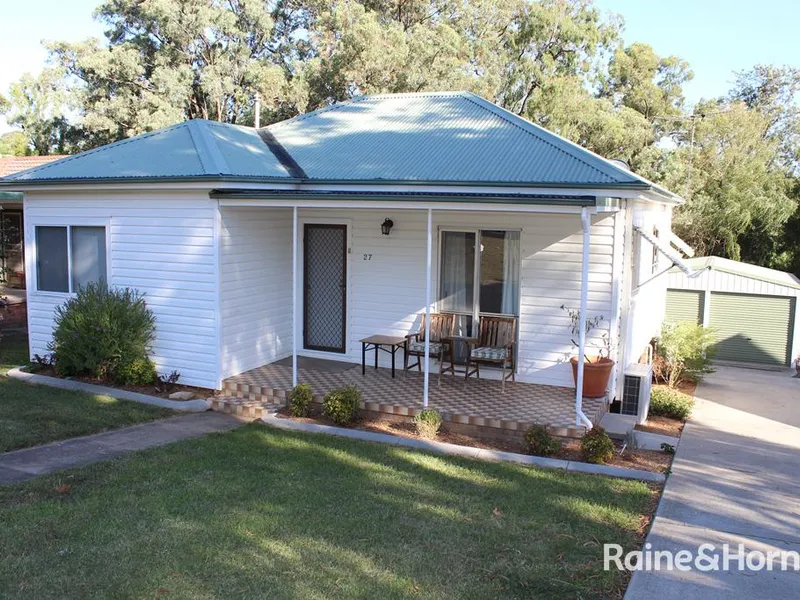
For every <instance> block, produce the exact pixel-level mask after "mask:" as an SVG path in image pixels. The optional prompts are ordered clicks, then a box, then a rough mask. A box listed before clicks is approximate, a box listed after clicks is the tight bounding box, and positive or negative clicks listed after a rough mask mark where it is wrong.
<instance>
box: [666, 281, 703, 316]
mask: <svg viewBox="0 0 800 600" xmlns="http://www.w3.org/2000/svg"><path fill="white" fill-rule="evenodd" d="M664 320H665V321H667V322H668V323H685V322H687V321H688V322H689V323H697V324H700V323H702V322H703V292H702V291H698V290H673V289H670V290H667V312H666V316H665V317H664Z"/></svg>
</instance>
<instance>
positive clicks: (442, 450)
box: [261, 413, 666, 483]
mask: <svg viewBox="0 0 800 600" xmlns="http://www.w3.org/2000/svg"><path fill="white" fill-rule="evenodd" d="M261 420H262V421H263V422H264V423H266V424H267V425H269V426H271V427H275V428H277V429H283V430H286V431H301V432H305V433H324V434H327V435H335V436H338V437H344V438H351V439H356V440H361V441H365V442H375V443H378V444H388V445H390V446H404V447H407V448H414V449H417V450H427V451H429V452H437V453H439V454H447V455H450V456H464V457H467V458H476V459H478V460H486V461H495V462H509V463H517V464H522V465H529V466H533V467H540V468H543V469H560V470H562V471H569V472H570V473H591V474H593V475H605V476H607V477H618V478H622V479H638V480H641V481H647V482H651V483H664V481H666V477H665V476H664V475H663V474H662V473H653V472H651V471H643V470H640V469H626V468H623V467H613V466H609V465H594V464H589V463H582V462H577V461H572V460H560V459H556V458H546V457H544V456H530V455H528V454H517V453H515V452H503V451H500V450H487V449H485V448H474V447H471V446H459V445H457V444H448V443H445V442H435V441H428V440H422V439H410V438H404V437H399V436H394V435H389V434H386V433H375V432H372V431H363V430H361V429H347V428H344V427H333V426H331V425H319V424H317V423H300V422H297V421H292V420H291V419H282V418H279V417H278V416H277V414H276V413H269V414H265V415H264V416H263V417H262V418H261Z"/></svg>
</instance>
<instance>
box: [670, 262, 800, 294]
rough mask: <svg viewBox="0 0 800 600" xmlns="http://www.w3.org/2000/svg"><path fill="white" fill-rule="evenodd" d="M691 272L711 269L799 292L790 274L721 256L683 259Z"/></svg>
mask: <svg viewBox="0 0 800 600" xmlns="http://www.w3.org/2000/svg"><path fill="white" fill-rule="evenodd" d="M685 262H686V264H687V265H689V266H690V267H691V269H692V271H701V270H703V269H712V270H714V271H721V272H723V273H730V274H731V275H740V276H742V277H749V278H750V279H756V280H758V281H766V282H768V283H774V284H775V285H782V286H784V287H788V288H793V289H796V290H800V280H799V279H797V277H795V276H794V275H792V274H791V273H786V272H785V271H778V270H777V269H768V268H767V267H759V266H758V265H751V264H749V263H743V262H739V261H735V260H731V259H729V258H722V257H721V256H697V257H695V258H687V259H685ZM670 272H671V273H678V272H680V270H679V269H678V268H677V267H673V268H672V269H670Z"/></svg>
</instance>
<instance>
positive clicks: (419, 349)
mask: <svg viewBox="0 0 800 600" xmlns="http://www.w3.org/2000/svg"><path fill="white" fill-rule="evenodd" d="M455 319H456V316H455V315H454V314H447V313H431V339H430V356H431V358H437V359H440V358H441V356H442V347H443V344H442V338H443V337H447V336H449V335H452V334H453V327H454V326H455ZM406 339H407V340H408V341H407V346H406V356H405V361H404V366H403V372H406V371H408V370H409V369H413V368H414V367H417V370H418V371H422V361H423V359H424V357H425V314H423V315H422V322H421V323H420V327H419V330H418V331H417V333H411V334H409V335H407V336H406ZM409 356H414V357H416V359H417V362H415V363H414V364H411V365H409V364H408V358H409Z"/></svg>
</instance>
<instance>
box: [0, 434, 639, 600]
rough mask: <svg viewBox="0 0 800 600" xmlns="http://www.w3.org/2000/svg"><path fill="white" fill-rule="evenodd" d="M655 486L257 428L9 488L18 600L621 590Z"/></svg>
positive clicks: (8, 587) (2, 514)
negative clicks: (610, 560) (610, 559)
mask: <svg viewBox="0 0 800 600" xmlns="http://www.w3.org/2000/svg"><path fill="white" fill-rule="evenodd" d="M64 483H67V484H69V486H71V487H70V490H69V491H68V492H64V489H63V488H61V490H60V491H59V490H58V489H57V488H59V486H61V485H62V484H64ZM654 494H655V492H653V491H652V490H651V489H649V488H648V486H646V485H645V484H643V483H641V482H632V481H623V480H619V479H609V478H602V477H596V476H585V475H583V476H582V475H573V474H566V473H563V472H558V471H547V470H534V469H529V468H525V467H520V466H515V465H507V464H495V463H483V462H478V461H470V460H468V459H456V458H446V457H439V456H433V455H429V454H425V453H421V452H416V451H412V450H408V449H399V448H393V447H388V446H381V445H376V444H368V443H363V442H356V441H352V440H344V439H340V438H332V437H327V436H319V435H317V436H314V435H301V434H295V433H287V432H281V431H277V430H272V429H269V428H267V427H266V426H264V425H261V424H251V425H248V426H245V427H243V428H240V429H238V430H235V431H231V432H227V433H223V434H213V435H210V436H206V437H205V438H199V439H195V440H190V441H186V442H181V443H177V444H173V445H170V446H166V447H161V448H155V449H152V450H147V451H145V452H140V453H137V454H134V455H130V456H127V457H124V458H122V459H118V460H115V461H113V462H108V463H100V464H96V465H92V466H89V467H85V468H82V469H77V470H73V471H69V472H65V473H61V474H58V475H51V476H45V477H41V478H39V479H37V480H34V481H33V482H30V483H27V484H23V485H18V486H13V487H6V488H2V487H0V597H8V598H12V597H13V598H46V597H73V598H107V597H120V598H152V597H162V596H163V597H168V598H213V597H217V598H270V599H277V598H381V599H385V598H436V599H439V598H533V597H537V598H539V597H545V598H547V597H552V598H577V597H580V598H593V597H596V598H600V597H615V596H618V595H619V593H620V590H621V588H622V587H623V586H624V584H625V580H624V578H623V577H622V576H621V575H620V574H619V573H617V572H604V571H603V568H602V544H603V543H604V542H617V543H621V544H622V545H623V546H625V547H626V548H627V549H633V548H634V547H639V545H640V543H641V541H640V539H639V538H638V535H637V531H638V530H639V529H640V527H641V526H642V522H643V521H642V517H643V515H644V514H646V513H647V512H648V510H650V509H651V508H652V506H653V500H654Z"/></svg>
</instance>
